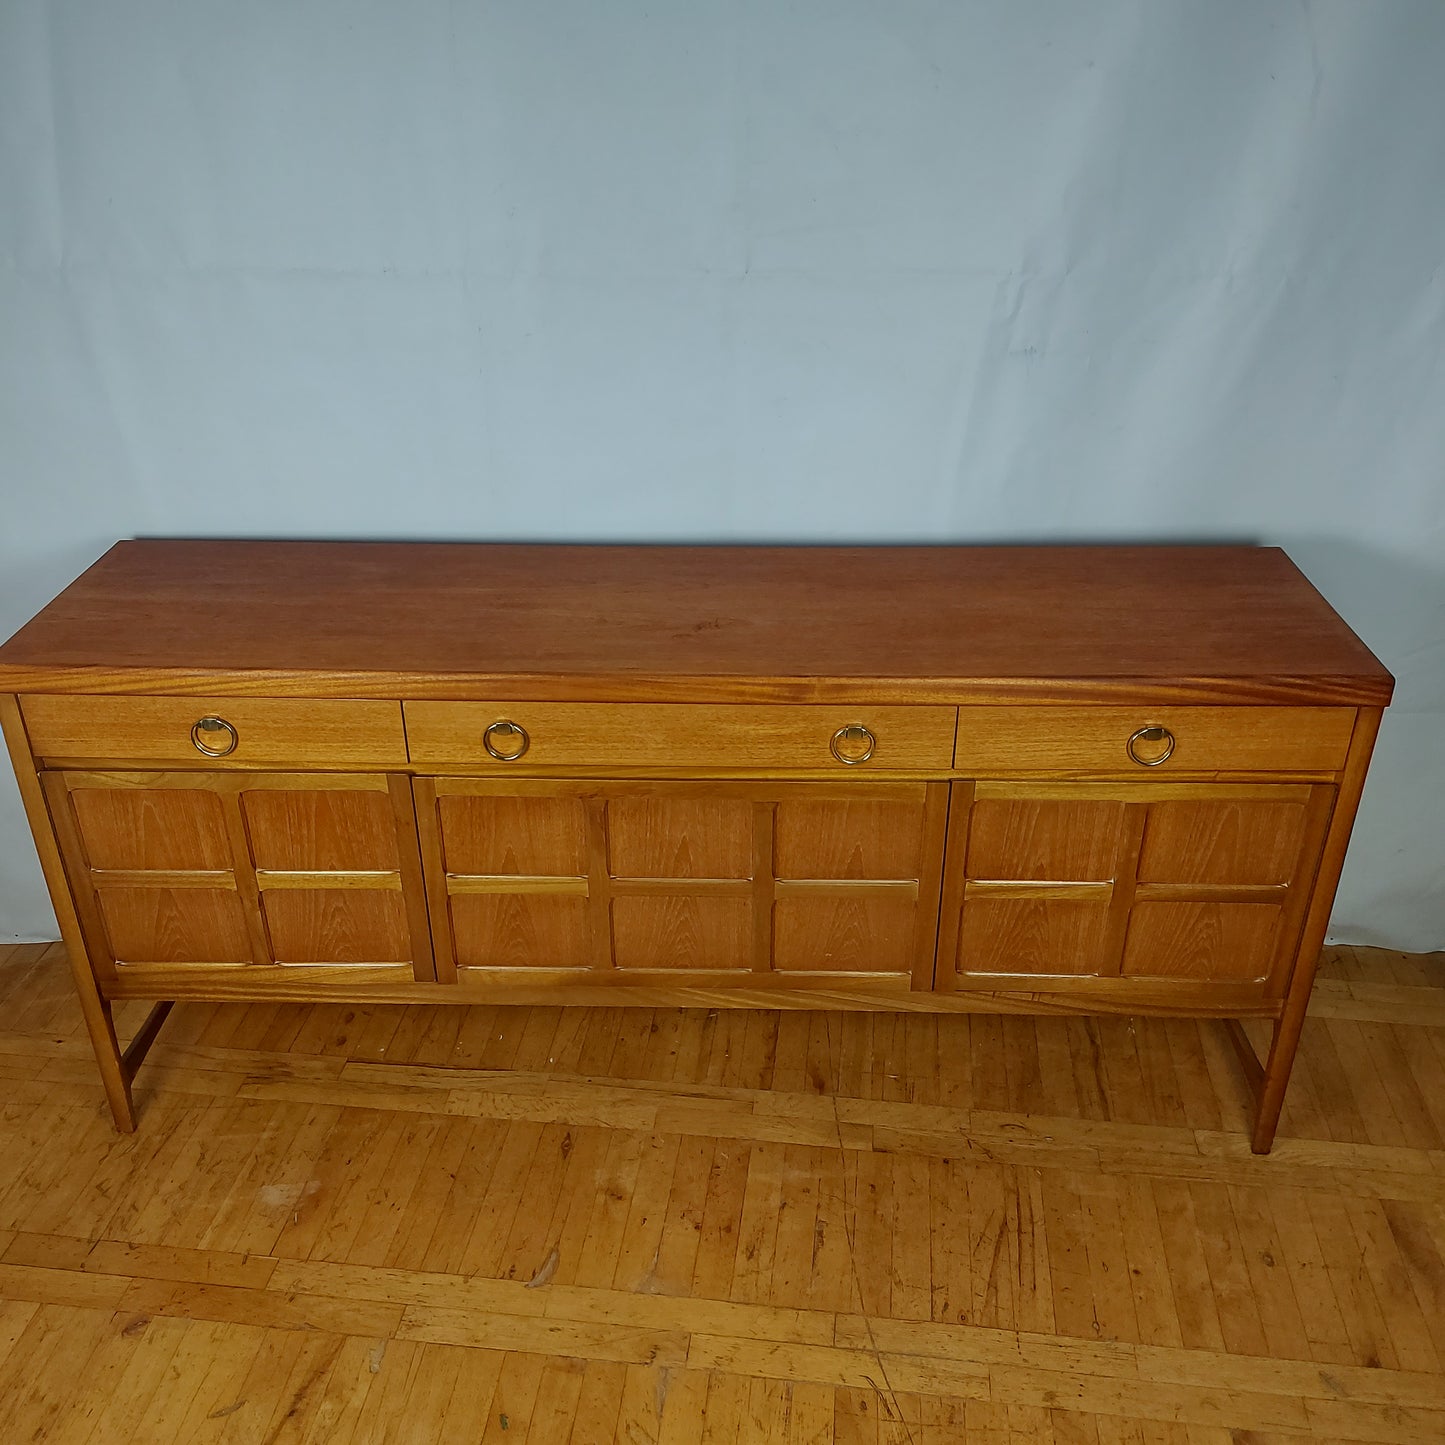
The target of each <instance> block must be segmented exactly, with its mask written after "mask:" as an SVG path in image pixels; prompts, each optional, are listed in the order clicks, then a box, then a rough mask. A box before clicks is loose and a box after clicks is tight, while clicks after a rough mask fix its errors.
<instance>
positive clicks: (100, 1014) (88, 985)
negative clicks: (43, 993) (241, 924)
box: [0, 693, 135, 1134]
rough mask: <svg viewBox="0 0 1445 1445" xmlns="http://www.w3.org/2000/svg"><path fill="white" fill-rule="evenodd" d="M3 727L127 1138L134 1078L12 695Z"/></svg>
mask: <svg viewBox="0 0 1445 1445" xmlns="http://www.w3.org/2000/svg"><path fill="white" fill-rule="evenodd" d="M0 728H3V729H4V732H5V745H6V747H7V748H9V750H10V760H11V762H12V763H13V764H14V765H15V779H16V781H17V782H18V783H19V784H20V798H21V801H22V802H23V803H24V804H25V816H26V818H27V819H29V822H30V831H31V833H32V834H33V835H34V837H35V851H36V852H37V853H38V854H39V855H40V867H41V870H42V871H43V872H44V874H45V886H46V887H47V888H48V889H49V890H50V901H51V903H52V904H53V905H54V908H55V921H56V922H57V923H58V924H59V925H60V936H61V938H62V939H63V940H64V942H65V955H66V958H67V959H68V960H69V962H70V974H71V977H72V978H73V979H74V980H75V991H76V994H77V995H78V996H79V999H80V1011H81V1013H82V1014H83V1015H84V1017H85V1027H86V1031H87V1032H88V1033H89V1034H90V1044H91V1047H92V1048H93V1049H94V1050H95V1062H96V1065H97V1067H98V1068H99V1069H100V1082H101V1084H102V1086H103V1087H104V1089H105V1097H106V1099H107V1100H108V1101H109V1102H110V1112H111V1114H112V1116H113V1117H114V1119H115V1127H116V1128H117V1129H119V1130H120V1131H121V1133H123V1134H132V1133H134V1132H135V1103H134V1101H133V1100H132V1099H131V1094H130V1074H129V1071H128V1070H127V1069H126V1065H125V1060H124V1058H122V1056H121V1052H120V1045H119V1043H118V1042H117V1041H116V1037H115V1022H114V1020H113V1019H112V1018H111V1014H110V1004H109V1002H108V1001H107V1000H105V999H103V998H102V997H101V996H100V989H99V987H98V986H97V984H96V981H95V973H94V971H93V970H92V969H91V966H90V956H89V955H88V954H87V953H86V951H85V939H84V937H83V935H82V934H81V931H80V919H79V918H78V917H77V916H76V912H75V902H74V900H73V899H72V898H71V896H70V884H69V883H68V882H67V881H66V877H65V865H64V864H63V863H62V862H61V858H60V849H59V847H58V846H57V845H56V842H55V833H54V831H53V829H52V828H51V824H50V811H49V809H48V808H47V807H46V806H45V793H44V791H43V790H42V788H41V786H40V776H39V774H38V773H37V772H36V769H35V759H34V757H33V756H32V755H31V752H30V739H29V737H28V736H27V735H26V732H25V722H24V719H23V718H22V717H21V714H20V704H19V702H18V701H17V699H16V698H15V697H14V696H13V694H8V693H7V694H4V695H0Z"/></svg>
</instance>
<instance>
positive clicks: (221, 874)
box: [45, 772, 434, 979]
mask: <svg viewBox="0 0 1445 1445" xmlns="http://www.w3.org/2000/svg"><path fill="white" fill-rule="evenodd" d="M45 788H46V794H47V797H48V800H49V804H50V811H51V816H52V818H53V820H54V822H55V827H56V834H57V836H58V838H59V840H60V844H61V849H62V852H63V853H64V854H65V856H66V865H67V870H68V873H69V876H70V879H71V883H72V886H73V889H74V892H75V895H76V903H77V909H78V911H79V913H80V915H81V920H82V924H83V926H84V928H85V932H86V942H87V945H88V947H89V948H90V950H91V956H92V959H93V960H94V961H95V963H96V965H97V968H98V969H99V970H100V972H101V973H102V975H105V976H109V977H112V978H114V977H117V976H119V975H120V974H122V973H124V972H127V971H128V972H129V973H131V974H132V975H135V974H139V973H143V972H146V971H150V972H152V973H156V972H162V973H163V972H165V971H166V970H170V969H179V970H181V971H182V972H183V973H186V972H188V973H189V974H190V975H191V976H194V974H195V971H196V970H197V969H198V968H202V967H205V966H212V967H225V966H238V967H246V966H256V965H262V966H266V965H278V966H286V967H288V968H290V967H295V968H297V969H307V968H312V969H314V968H317V967H325V966H337V967H341V966H344V967H346V968H347V969H348V970H356V971H366V970H369V971H373V972H377V973H379V974H381V975H384V976H407V977H412V978H416V979H430V978H433V977H434V973H433V970H432V963H431V948H430V943H429V939H428V930H427V922H426V903H425V896H424V892H423V887H422V879H421V863H420V858H419V856H418V853H417V845H416V834H415V828H414V826H413V822H412V810H411V797H410V787H409V783H408V780H407V779H406V778H403V777H387V776H385V775H372V774H367V775H359V774H246V773H240V772H232V773H224V774H213V773H192V772H187V773H165V774H156V773H109V772H107V773H84V772H63V773H62V772H57V773H48V774H46V775H45ZM348 976H355V975H354V974H351V973H349V974H348Z"/></svg>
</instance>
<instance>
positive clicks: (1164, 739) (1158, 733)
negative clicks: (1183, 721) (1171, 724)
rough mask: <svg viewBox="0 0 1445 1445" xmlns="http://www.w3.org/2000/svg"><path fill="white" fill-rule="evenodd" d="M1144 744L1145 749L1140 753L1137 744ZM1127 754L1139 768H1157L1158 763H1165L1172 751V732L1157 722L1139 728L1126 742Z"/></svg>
mask: <svg viewBox="0 0 1445 1445" xmlns="http://www.w3.org/2000/svg"><path fill="white" fill-rule="evenodd" d="M1140 743H1143V744H1144V745H1145V751H1144V752H1143V754H1142V755H1141V753H1140V751H1139V744H1140ZM1128 749H1129V756H1130V757H1131V758H1133V760H1134V761H1135V762H1136V763H1138V764H1139V766H1140V767H1141V768H1157V767H1158V766H1159V764H1160V763H1167V762H1168V761H1169V759H1170V757H1171V756H1172V755H1173V753H1174V734H1173V733H1171V732H1170V731H1169V729H1168V728H1165V727H1160V726H1159V725H1158V724H1157V723H1152V724H1150V726H1149V727H1146V728H1140V729H1139V731H1138V732H1136V733H1134V734H1132V735H1131V736H1130V738H1129V742H1128Z"/></svg>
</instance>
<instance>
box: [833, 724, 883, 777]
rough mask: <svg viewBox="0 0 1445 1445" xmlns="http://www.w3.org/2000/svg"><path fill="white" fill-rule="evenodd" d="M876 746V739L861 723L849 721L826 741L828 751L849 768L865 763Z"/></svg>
mask: <svg viewBox="0 0 1445 1445" xmlns="http://www.w3.org/2000/svg"><path fill="white" fill-rule="evenodd" d="M877 746H878V739H877V738H875V737H874V736H873V734H872V733H871V732H869V731H868V729H867V728H865V727H864V726H863V724H862V723H849V724H848V725H847V726H846V727H841V728H839V729H838V731H837V732H835V733H834V734H833V736H832V738H831V739H830V740H829V742H828V751H829V752H830V753H832V754H833V756H834V757H835V758H837V759H838V761H839V762H840V763H844V764H846V765H847V766H848V767H850V768H851V767H855V766H856V765H857V764H859V763H866V762H867V761H868V759H869V758H871V757H872V756H873V749H874V748H876V747H877Z"/></svg>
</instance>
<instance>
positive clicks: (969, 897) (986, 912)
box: [937, 782, 1334, 1001]
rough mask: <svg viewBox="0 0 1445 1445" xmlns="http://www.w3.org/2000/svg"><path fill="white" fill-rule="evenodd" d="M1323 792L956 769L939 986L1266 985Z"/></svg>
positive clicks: (1325, 809) (1282, 947) (1312, 857)
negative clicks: (962, 777)
mask: <svg viewBox="0 0 1445 1445" xmlns="http://www.w3.org/2000/svg"><path fill="white" fill-rule="evenodd" d="M1333 799H1334V789H1333V788H1331V787H1328V786H1324V785H1310V784H1299V785H1295V784H1279V785H1268V784H1233V783H1195V784H1190V783H1180V784H1172V783H1171V784H1162V783H1161V784H1144V783H1139V784H1125V783H1121V784H1112V783H1061V784H1047V783H1035V784H1031V783H984V782H980V783H975V784H968V783H960V784H955V785H954V790H953V799H952V806H951V812H950V821H949V841H948V853H947V858H946V862H945V870H944V871H945V884H944V902H943V917H942V923H941V927H940V933H939V955H938V974H937V979H938V983H937V986H938V987H939V988H942V989H953V988H984V989H996V988H1028V989H1030V990H1035V989H1037V990H1054V991H1067V990H1070V989H1076V988H1077V989H1085V990H1088V991H1091V992H1093V993H1095V994H1098V993H1100V992H1104V991H1109V990H1113V991H1115V992H1116V993H1117V994H1119V995H1121V996H1127V994H1128V993H1129V991H1130V990H1131V988H1132V989H1133V990H1134V991H1136V992H1141V993H1142V992H1143V991H1144V989H1145V988H1146V987H1148V988H1152V989H1153V990H1154V991H1155V992H1156V993H1157V992H1158V991H1159V990H1160V989H1161V988H1162V989H1163V990H1165V991H1168V990H1169V989H1171V988H1173V989H1176V990H1177V989H1187V988H1188V987H1189V985H1191V984H1194V985H1198V984H1205V983H1207V984H1209V985H1211V988H1213V989H1215V990H1217V989H1218V988H1219V986H1221V985H1223V986H1225V987H1227V988H1231V989H1232V995H1231V996H1234V995H1238V996H1239V997H1240V998H1248V997H1249V996H1251V995H1254V996H1258V997H1260V998H1277V997H1279V996H1280V995H1281V994H1282V993H1283V990H1284V986H1285V983H1286V981H1287V979H1288V975H1289V970H1290V968H1291V966H1292V964H1293V961H1294V954H1295V949H1296V947H1297V944H1298V939H1299V932H1300V928H1301V926H1302V922H1303V917H1304V909H1305V905H1306V903H1307V902H1308V899H1309V890H1310V887H1311V885H1312V883H1313V879H1314V872H1315V867H1316V865H1317V863H1318V860H1319V855H1320V850H1321V848H1322V846H1323V842H1324V834H1325V828H1326V825H1327V824H1328V822H1329V813H1330V808H1331V806H1332V804H1333ZM1216 997H1217V998H1218V999H1220V1001H1223V996H1222V995H1220V994H1216Z"/></svg>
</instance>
